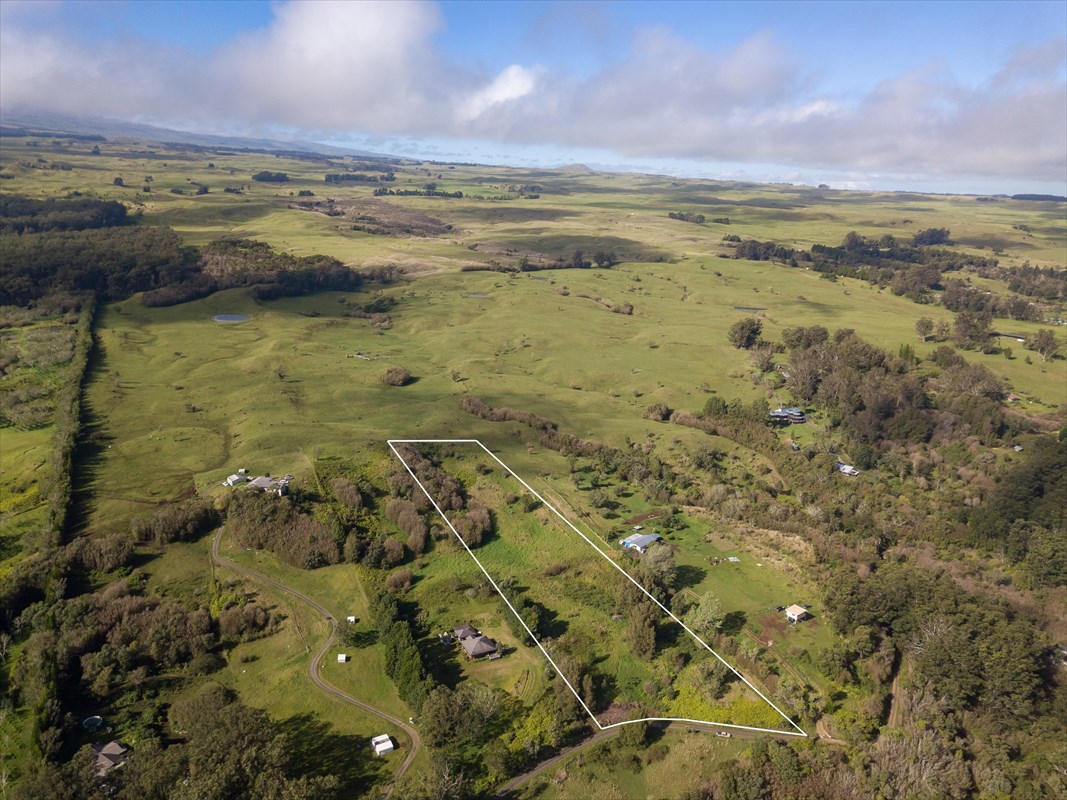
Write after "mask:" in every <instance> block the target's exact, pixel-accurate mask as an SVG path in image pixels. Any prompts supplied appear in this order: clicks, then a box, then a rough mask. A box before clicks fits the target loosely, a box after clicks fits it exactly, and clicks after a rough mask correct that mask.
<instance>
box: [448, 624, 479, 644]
mask: <svg viewBox="0 0 1067 800" xmlns="http://www.w3.org/2000/svg"><path fill="white" fill-rule="evenodd" d="M452 635H453V636H455V637H456V638H457V639H458V640H459V641H461V642H462V641H463V640H464V639H472V638H475V637H477V636H481V635H482V634H481V631H479V630H478V629H477V628H472V627H471V626H470V625H460V626H459V627H458V628H453V629H452Z"/></svg>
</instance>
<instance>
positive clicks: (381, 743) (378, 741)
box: [370, 733, 396, 756]
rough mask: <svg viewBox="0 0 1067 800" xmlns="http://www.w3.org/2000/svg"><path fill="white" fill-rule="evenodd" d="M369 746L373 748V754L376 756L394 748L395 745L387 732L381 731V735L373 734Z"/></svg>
mask: <svg viewBox="0 0 1067 800" xmlns="http://www.w3.org/2000/svg"><path fill="white" fill-rule="evenodd" d="M370 746H371V747H372V748H373V749H374V755H376V756H380V755H382V754H383V753H388V752H391V751H393V750H396V745H395V744H393V740H392V738H391V737H390V736H389V734H387V733H383V734H382V735H381V736H375V737H374V738H373V739H371V740H370Z"/></svg>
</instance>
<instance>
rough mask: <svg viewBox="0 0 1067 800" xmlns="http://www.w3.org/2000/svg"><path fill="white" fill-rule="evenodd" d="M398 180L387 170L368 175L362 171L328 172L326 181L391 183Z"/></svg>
mask: <svg viewBox="0 0 1067 800" xmlns="http://www.w3.org/2000/svg"><path fill="white" fill-rule="evenodd" d="M395 180H396V175H395V174H394V173H393V172H391V171H390V172H385V173H382V174H381V175H366V174H364V173H361V172H327V173H326V176H325V181H326V183H346V182H354V183H391V182H393V181H395Z"/></svg>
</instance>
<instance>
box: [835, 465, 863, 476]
mask: <svg viewBox="0 0 1067 800" xmlns="http://www.w3.org/2000/svg"><path fill="white" fill-rule="evenodd" d="M837 471H838V472H842V473H844V474H845V475H849V476H851V477H855V476H857V475H859V474H860V471H859V470H858V469H856V468H855V467H854V466H852V465H851V464H838V465H837Z"/></svg>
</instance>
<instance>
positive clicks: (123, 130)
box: [2, 111, 394, 158]
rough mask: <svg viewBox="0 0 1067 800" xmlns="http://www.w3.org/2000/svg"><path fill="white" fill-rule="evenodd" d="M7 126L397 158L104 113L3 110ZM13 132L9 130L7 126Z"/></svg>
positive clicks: (117, 136)
mask: <svg viewBox="0 0 1067 800" xmlns="http://www.w3.org/2000/svg"><path fill="white" fill-rule="evenodd" d="M2 120H3V128H4V129H18V128H22V129H26V130H29V131H32V132H34V133H39V132H46V133H53V132H54V133H73V134H78V135H79V136H84V135H96V136H105V137H107V138H109V139H142V140H143V139H147V140H149V141H156V142H178V143H180V144H193V145H199V146H201V147H242V148H252V149H256V150H287V151H294V152H304V153H321V154H323V155H332V156H362V157H365V158H366V157H374V158H394V156H389V155H387V154H384V153H374V152H371V151H369V150H357V149H354V148H346V147H334V146H332V145H328V144H320V143H318V142H300V141H285V140H281V139H263V138H254V137H244V136H218V135H214V134H207V133H191V132H189V131H180V130H175V129H173V128H161V127H158V126H155V125H147V124H144V123H139V122H123V121H120V120H114V119H106V118H104V117H69V116H64V115H61V114H46V113H40V112H30V111H26V112H22V111H4V112H3V115H2ZM4 133H5V134H6V135H11V134H10V131H9V130H4Z"/></svg>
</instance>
